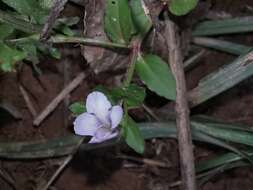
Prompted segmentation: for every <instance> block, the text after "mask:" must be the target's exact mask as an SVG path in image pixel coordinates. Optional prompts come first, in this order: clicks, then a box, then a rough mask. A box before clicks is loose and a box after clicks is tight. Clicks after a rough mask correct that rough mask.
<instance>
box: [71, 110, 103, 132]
mask: <svg viewBox="0 0 253 190" xmlns="http://www.w3.org/2000/svg"><path fill="white" fill-rule="evenodd" d="M100 126H101V123H100V122H99V120H98V119H97V118H96V116H94V115H92V114H89V113H83V114H81V115H79V116H78V117H77V118H76V119H75V121H74V131H75V134H77V135H83V136H86V135H88V136H93V135H95V133H96V131H97V130H98V128H99V127H100Z"/></svg>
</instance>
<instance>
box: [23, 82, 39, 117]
mask: <svg viewBox="0 0 253 190" xmlns="http://www.w3.org/2000/svg"><path fill="white" fill-rule="evenodd" d="M19 90H20V92H21V94H22V96H23V98H24V100H25V103H26V105H27V108H28V110H29V111H30V113H31V114H32V116H33V118H35V117H36V116H37V111H36V109H35V108H34V106H33V104H32V102H31V100H30V98H29V95H28V93H27V92H26V90H25V89H24V88H23V87H22V85H19Z"/></svg>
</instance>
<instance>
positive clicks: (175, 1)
mask: <svg viewBox="0 0 253 190" xmlns="http://www.w3.org/2000/svg"><path fill="white" fill-rule="evenodd" d="M197 4H198V0H171V1H170V3H169V10H170V12H171V13H172V14H174V15H177V16H182V15H185V14H187V13H189V12H190V11H191V10H192V9H194V8H195V7H196V6H197Z"/></svg>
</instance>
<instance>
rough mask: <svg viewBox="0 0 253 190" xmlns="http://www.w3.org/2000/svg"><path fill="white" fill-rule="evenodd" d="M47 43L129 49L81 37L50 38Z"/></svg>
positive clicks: (124, 46) (118, 44) (120, 45)
mask: <svg viewBox="0 0 253 190" xmlns="http://www.w3.org/2000/svg"><path fill="white" fill-rule="evenodd" d="M49 42H52V43H56V44H59V43H80V44H84V45H87V46H99V47H104V48H121V49H129V47H128V46H127V45H125V44H120V43H113V42H106V41H101V40H96V39H91V38H83V37H67V36H52V37H51V38H50V39H49Z"/></svg>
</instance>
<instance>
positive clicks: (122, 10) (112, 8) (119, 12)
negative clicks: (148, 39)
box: [104, 0, 135, 44]
mask: <svg viewBox="0 0 253 190" xmlns="http://www.w3.org/2000/svg"><path fill="white" fill-rule="evenodd" d="M104 28H105V32H106V33H107V35H108V37H109V38H110V40H111V41H113V42H117V43H123V44H128V43H129V41H130V39H131V36H132V34H133V32H134V30H135V29H134V25H133V21H132V17H131V13H130V8H129V5H128V0H106V9H105V21H104Z"/></svg>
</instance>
